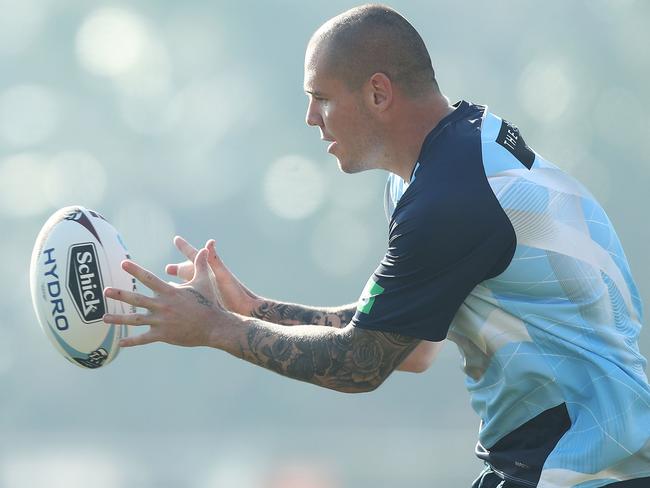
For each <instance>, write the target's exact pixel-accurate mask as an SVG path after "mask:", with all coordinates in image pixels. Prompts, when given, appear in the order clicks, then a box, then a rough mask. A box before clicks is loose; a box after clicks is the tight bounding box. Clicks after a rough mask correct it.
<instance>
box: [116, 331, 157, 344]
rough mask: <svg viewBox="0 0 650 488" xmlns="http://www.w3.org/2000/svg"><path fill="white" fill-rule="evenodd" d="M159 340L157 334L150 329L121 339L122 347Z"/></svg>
mask: <svg viewBox="0 0 650 488" xmlns="http://www.w3.org/2000/svg"><path fill="white" fill-rule="evenodd" d="M157 340H158V339H156V336H155V335H154V334H152V333H151V331H149V332H145V333H144V334H140V335H137V336H131V337H125V338H124V339H120V347H132V346H143V345H144V344H151V343H152V342H156V341H157Z"/></svg>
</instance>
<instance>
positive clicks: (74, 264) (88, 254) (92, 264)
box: [68, 242, 106, 323]
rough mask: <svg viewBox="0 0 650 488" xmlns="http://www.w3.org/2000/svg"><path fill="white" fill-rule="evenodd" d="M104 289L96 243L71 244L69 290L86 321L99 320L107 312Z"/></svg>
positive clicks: (82, 317)
mask: <svg viewBox="0 0 650 488" xmlns="http://www.w3.org/2000/svg"><path fill="white" fill-rule="evenodd" d="M103 290H104V283H103V281H102V275H101V273H100V271H99V265H98V262H97V250H96V249H95V245H94V244H93V243H92V242H87V243H84V244H77V245H74V246H71V247H70V254H69V257H68V291H69V292H70V295H71V296H72V299H73V301H74V304H75V306H76V307H77V311H78V312H79V315H80V316H81V319H82V320H83V321H84V322H86V323H90V322H97V321H99V320H101V319H102V317H103V316H104V313H106V303H105V302H104V293H103Z"/></svg>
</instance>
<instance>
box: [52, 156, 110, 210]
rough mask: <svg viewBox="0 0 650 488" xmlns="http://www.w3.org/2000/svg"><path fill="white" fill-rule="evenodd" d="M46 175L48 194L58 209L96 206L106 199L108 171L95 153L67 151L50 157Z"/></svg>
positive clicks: (53, 205)
mask: <svg viewBox="0 0 650 488" xmlns="http://www.w3.org/2000/svg"><path fill="white" fill-rule="evenodd" d="M44 176H45V178H46V179H47V184H46V185H45V188H44V190H45V195H46V197H47V199H48V201H49V203H50V205H51V206H52V207H54V208H60V207H65V206H68V205H83V206H85V207H88V208H94V207H95V206H96V205H98V204H99V203H100V202H101V201H102V200H103V198H104V192H105V190H106V171H105V170H104V166H103V165H102V164H101V163H100V162H99V161H98V160H97V159H96V158H95V157H94V156H92V155H91V154H89V153H86V152H82V151H66V152H62V153H59V154H56V155H55V156H54V157H53V158H52V159H50V161H49V164H48V166H47V169H46V171H45V172H44Z"/></svg>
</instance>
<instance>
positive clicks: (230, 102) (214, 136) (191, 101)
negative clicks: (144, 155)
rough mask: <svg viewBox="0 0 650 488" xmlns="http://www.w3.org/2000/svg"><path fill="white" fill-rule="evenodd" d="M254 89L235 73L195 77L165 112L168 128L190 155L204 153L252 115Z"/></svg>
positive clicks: (166, 128) (173, 138)
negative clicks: (250, 110)
mask: <svg viewBox="0 0 650 488" xmlns="http://www.w3.org/2000/svg"><path fill="white" fill-rule="evenodd" d="M254 97H255V92H254V90H253V89H252V87H251V83H250V80H249V79H248V78H246V77H243V76H240V75H238V74H236V73H231V74H228V75H224V76H220V77H211V78H205V79H200V80H195V81H192V82H190V83H189V84H187V85H186V86H185V87H183V88H182V89H181V90H179V91H178V92H177V93H176V94H175V95H174V96H173V97H172V99H171V101H170V103H169V105H168V106H167V108H166V112H165V120H164V122H165V130H166V132H167V133H169V136H170V137H171V138H172V140H174V141H175V142H176V144H178V146H179V147H181V148H183V149H184V151H185V153H186V154H188V155H204V154H206V153H207V152H209V151H210V150H212V149H213V148H214V147H215V146H216V144H217V143H218V142H219V141H220V140H221V139H222V138H223V137H224V136H225V135H226V134H227V133H228V132H229V131H232V130H235V129H238V128H239V129H241V125H242V124H244V123H245V122H246V121H247V120H250V118H251V117H252V116H253V114H252V113H251V112H249V107H251V106H253V105H254V103H255V102H254Z"/></svg>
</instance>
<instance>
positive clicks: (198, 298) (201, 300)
mask: <svg viewBox="0 0 650 488" xmlns="http://www.w3.org/2000/svg"><path fill="white" fill-rule="evenodd" d="M187 291H189V292H190V293H191V294H192V295H194V296H195V297H196V301H197V302H199V304H201V305H204V306H206V307H212V305H213V304H212V302H211V301H210V300H208V299H207V298H205V297H204V296H203V295H202V294H201V293H199V292H198V291H196V290H194V289H192V288H187Z"/></svg>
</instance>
